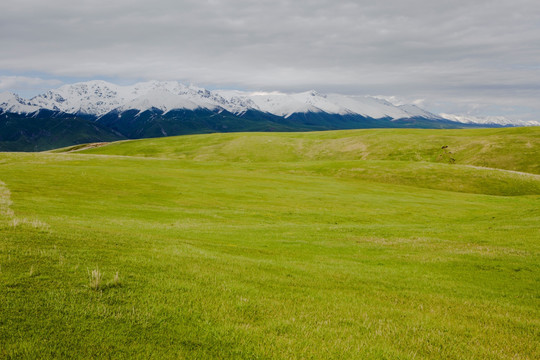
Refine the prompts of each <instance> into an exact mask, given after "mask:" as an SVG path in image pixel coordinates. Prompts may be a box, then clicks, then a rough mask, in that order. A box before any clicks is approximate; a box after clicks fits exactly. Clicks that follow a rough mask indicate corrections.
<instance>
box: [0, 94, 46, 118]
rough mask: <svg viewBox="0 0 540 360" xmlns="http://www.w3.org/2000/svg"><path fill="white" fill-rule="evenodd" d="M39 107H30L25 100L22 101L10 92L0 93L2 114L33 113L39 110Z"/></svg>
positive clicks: (0, 111) (0, 110)
mask: <svg viewBox="0 0 540 360" xmlns="http://www.w3.org/2000/svg"><path fill="white" fill-rule="evenodd" d="M39 109H40V107H39V106H35V105H30V104H28V102H27V101H25V100H24V99H21V98H20V97H19V96H18V95H15V94H13V93H10V92H3V93H0V113H2V112H10V113H19V114H22V113H26V114H28V113H32V112H35V111H37V110H39Z"/></svg>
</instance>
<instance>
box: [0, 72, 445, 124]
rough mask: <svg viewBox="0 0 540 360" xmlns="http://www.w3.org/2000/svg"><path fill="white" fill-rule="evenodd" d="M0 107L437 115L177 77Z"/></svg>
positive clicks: (369, 101) (88, 85)
mask: <svg viewBox="0 0 540 360" xmlns="http://www.w3.org/2000/svg"><path fill="white" fill-rule="evenodd" d="M411 106H413V105H411ZM0 109H2V111H3V112H18V113H28V112H32V111H36V110H38V109H48V110H52V111H61V112H64V113H68V114H87V115H95V116H98V117H99V116H102V115H104V114H107V113H109V112H111V111H115V112H122V111H127V110H139V111H141V112H142V111H145V110H150V109H159V110H161V111H163V112H165V113H166V112H168V111H171V110H176V109H186V110H195V109H208V110H212V111H216V110H217V111H220V110H227V111H229V112H231V113H233V114H242V113H245V112H246V111H248V110H256V111H261V112H264V113H269V114H272V115H276V116H280V117H284V118H288V117H290V116H291V115H292V114H295V113H311V112H312V113H319V112H322V113H327V114H338V115H351V114H356V115H361V116H364V117H369V118H374V119H380V118H390V119H401V118H411V117H415V116H423V117H426V118H433V119H436V118H439V117H437V116H436V115H434V114H430V113H428V112H427V111H424V110H422V109H419V108H414V109H412V108H407V107H397V106H394V105H392V104H390V103H389V102H387V101H385V100H381V99H376V98H372V97H358V96H356V97H352V96H344V95H339V94H328V95H326V94H320V93H318V92H316V91H307V92H301V93H294V94H285V93H279V92H270V93H263V92H243V91H230V90H213V91H210V90H206V89H203V88H199V87H197V86H193V85H184V84H181V83H179V82H176V81H149V82H143V83H137V84H135V85H131V86H120V85H115V84H112V83H109V82H106V81H99V80H95V81H88V82H81V83H76V84H71V85H64V86H62V87H60V88H58V89H54V90H49V91H47V92H45V93H43V94H41V95H38V96H35V97H33V98H31V99H29V100H24V99H21V98H19V97H18V96H16V95H14V94H10V93H3V94H1V96H0ZM411 109H412V111H411Z"/></svg>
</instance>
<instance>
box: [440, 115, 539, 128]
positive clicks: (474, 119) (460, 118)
mask: <svg viewBox="0 0 540 360" xmlns="http://www.w3.org/2000/svg"><path fill="white" fill-rule="evenodd" d="M441 117H442V118H443V119H446V120H450V121H454V122H459V123H463V124H486V125H492V124H497V125H502V126H540V122H539V121H534V120H528V121H525V120H510V119H508V118H506V117H504V116H483V117H480V116H472V115H453V114H444V113H443V114H441Z"/></svg>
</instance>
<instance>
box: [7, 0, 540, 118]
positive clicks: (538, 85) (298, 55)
mask: <svg viewBox="0 0 540 360" xmlns="http://www.w3.org/2000/svg"><path fill="white" fill-rule="evenodd" d="M0 49H1V50H0V92H2V91H11V92H15V93H17V94H19V95H21V96H24V97H31V96H33V95H36V94H38V93H40V92H42V91H44V90H46V89H50V88H56V87H59V86H61V85H62V84H66V83H73V82H78V81H86V80H94V79H101V80H107V81H111V82H114V83H117V84H121V85H128V84H133V83H135V82H138V81H146V80H178V81H182V82H186V83H193V84H196V85H198V86H202V87H206V88H209V89H238V90H247V91H282V92H295V91H306V90H311V89H314V90H317V91H318V92H321V93H341V94H349V95H372V96H379V97H382V98H386V99H388V100H389V101H391V102H393V103H395V104H402V103H414V104H416V105H419V106H421V107H423V108H425V109H427V110H429V111H432V112H434V113H443V112H444V113H450V114H459V115H474V116H505V117H507V118H509V119H520V120H537V121H538V120H540V1H537V0H492V1H484V0H476V1H470V0H466V1H462V0H451V1H448V0H445V1H439V0H381V1H374V0H370V1H364V0H358V1H344V0H304V1H298V0H297V1H288V0H270V1H267V0H257V1H253V0H222V1H220V0H153V1H148V0H144V1H141V0H129V1H128V0H106V1H104V0H91V1H88V0H78V1H73V0H48V1H43V0H3V1H2V9H1V11H0Z"/></svg>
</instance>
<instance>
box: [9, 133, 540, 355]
mask: <svg viewBox="0 0 540 360" xmlns="http://www.w3.org/2000/svg"><path fill="white" fill-rule="evenodd" d="M539 135H540V129H539V128H525V129H483V130H448V131H447V130H444V131H442V130H441V131H434V130H354V131H338V132H322V133H294V134H292V133H287V134H252V133H245V134H215V135H197V136H182V137H173V138H161V139H146V140H135V141H124V142H119V143H111V144H109V145H106V146H100V147H94V148H88V149H85V147H81V146H79V147H76V148H74V147H71V148H65V149H61V150H58V151H57V152H56V153H55V152H50V153H34V154H28V153H4V154H0V181H2V182H3V183H1V184H0V288H1V289H2V291H1V292H0V304H1V305H2V306H0V357H3V358H36V357H40V358H66V357H77V358H104V357H112V358H130V359H132V358H141V359H148V358H156V359H162V358H175V359H176V358H186V359H198V358H199V359H207V358H220V359H222V358H234V359H238V358H245V359H257V358H260V359H267V358H268V359H270V358H271V359H281V358H283V359H290V358H313V359H343V358H351V359H352V358H358V359H365V358H373V359H381V358H388V359H393V358H401V359H417V358H436V359H439V358H447V359H464V358H465V359H486V358H490V359H510V358H512V359H515V358H521V359H535V358H538V357H540V352H539V350H538V346H537V342H538V334H539V332H540V320H539V319H540V310H539V309H540V301H539V299H540V265H539V264H540V262H539V259H540V257H539V255H540V230H539V228H538V224H539V223H540V207H539V206H538V205H539V201H540V176H538V174H539V173H540V168H539V160H538V159H540V156H539V152H540V150H539V149H540V136H539ZM443 147H444V149H443ZM70 151H71V152H70ZM450 153H451V154H450ZM452 158H453V159H454V160H451V159H452ZM98 270H99V272H98ZM92 274H94V279H92ZM98 274H102V278H101V281H100V282H98V281H97V280H96V279H98V278H99V276H98Z"/></svg>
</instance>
